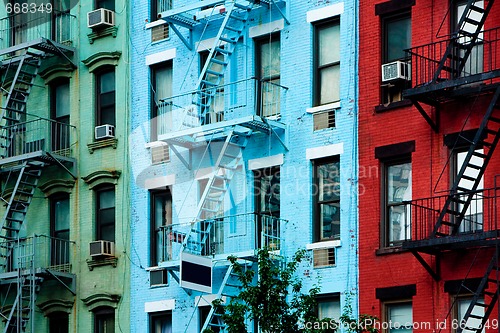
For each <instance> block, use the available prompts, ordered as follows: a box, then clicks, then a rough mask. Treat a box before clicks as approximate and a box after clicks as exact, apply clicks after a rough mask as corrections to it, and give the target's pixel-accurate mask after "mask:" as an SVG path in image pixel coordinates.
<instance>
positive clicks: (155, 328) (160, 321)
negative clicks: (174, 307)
mask: <svg viewBox="0 0 500 333" xmlns="http://www.w3.org/2000/svg"><path fill="white" fill-rule="evenodd" d="M150 322H151V332H152V333H172V313H171V312H164V313H161V314H157V315H154V316H151V319H150Z"/></svg>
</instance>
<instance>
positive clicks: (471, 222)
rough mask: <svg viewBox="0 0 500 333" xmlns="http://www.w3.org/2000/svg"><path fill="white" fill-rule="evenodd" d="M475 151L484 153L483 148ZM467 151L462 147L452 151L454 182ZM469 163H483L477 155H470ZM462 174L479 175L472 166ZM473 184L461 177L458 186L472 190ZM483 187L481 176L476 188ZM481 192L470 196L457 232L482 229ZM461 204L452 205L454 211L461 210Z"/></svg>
mask: <svg viewBox="0 0 500 333" xmlns="http://www.w3.org/2000/svg"><path fill="white" fill-rule="evenodd" d="M476 152H477V153H480V154H484V152H483V149H477V150H476ZM467 153H468V148H467V147H464V148H463V149H458V150H457V151H454V153H453V160H454V170H455V171H454V172H453V174H452V176H453V178H452V181H453V182H455V179H456V177H457V175H458V174H459V172H460V169H461V168H462V165H463V164H464V162H465V158H466V157H467ZM470 163H471V164H473V165H477V166H478V167H481V166H482V165H483V164H484V160H483V159H482V158H481V157H478V156H474V155H473V156H472V157H471V160H470ZM464 176H466V177H472V178H474V179H476V178H477V177H478V176H479V170H478V169H473V168H470V167H469V168H467V169H466V172H465V173H464ZM473 185H474V181H472V180H468V179H464V178H461V179H460V182H459V183H458V186H459V187H461V188H464V189H467V190H472V188H473ZM483 188H484V184H483V178H482V177H481V179H480V181H479V185H478V186H477V189H476V190H479V191H480V190H482V189H483ZM482 195H483V194H482V193H476V194H474V196H473V197H472V201H471V203H470V205H469V207H468V208H467V210H466V212H465V215H464V217H463V219H462V221H461V223H460V228H459V232H477V231H482V230H483V199H482ZM462 197H463V198H462V199H463V200H464V201H465V200H466V199H467V198H466V195H463V196H462ZM462 207H463V205H462V204H458V207H454V208H455V210H456V211H461V210H462Z"/></svg>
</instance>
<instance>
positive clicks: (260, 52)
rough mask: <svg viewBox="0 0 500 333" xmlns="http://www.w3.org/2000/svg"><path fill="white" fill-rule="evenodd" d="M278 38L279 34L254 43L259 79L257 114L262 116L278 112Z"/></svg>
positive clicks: (276, 114)
mask: <svg viewBox="0 0 500 333" xmlns="http://www.w3.org/2000/svg"><path fill="white" fill-rule="evenodd" d="M280 52H281V51H280V40H279V35H270V36H269V38H267V39H263V40H259V41H257V43H256V53H257V54H256V57H255V59H256V65H257V70H256V76H257V79H259V80H260V81H259V92H258V96H259V100H258V105H259V115H260V116H263V117H269V116H278V115H279V114H280V105H281V103H280V89H281V87H280V63H281V60H280V59H281V56H280Z"/></svg>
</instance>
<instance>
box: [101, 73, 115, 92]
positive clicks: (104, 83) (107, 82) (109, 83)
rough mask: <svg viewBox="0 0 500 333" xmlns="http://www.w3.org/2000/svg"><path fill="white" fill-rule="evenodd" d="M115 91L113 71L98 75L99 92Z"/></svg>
mask: <svg viewBox="0 0 500 333" xmlns="http://www.w3.org/2000/svg"><path fill="white" fill-rule="evenodd" d="M111 91H115V71H111V72H106V73H102V74H101V75H100V91H99V92H100V93H101V94H103V93H108V92H111Z"/></svg>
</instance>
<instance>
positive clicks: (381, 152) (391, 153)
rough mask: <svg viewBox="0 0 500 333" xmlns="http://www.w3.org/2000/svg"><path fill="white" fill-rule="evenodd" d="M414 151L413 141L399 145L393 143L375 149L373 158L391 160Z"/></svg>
mask: <svg viewBox="0 0 500 333" xmlns="http://www.w3.org/2000/svg"><path fill="white" fill-rule="evenodd" d="M414 151H415V141H414V140H413V141H407V142H401V143H395V144H392V145H387V146H382V147H376V148H375V158H377V159H379V160H380V159H384V158H392V157H396V156H401V155H408V154H410V153H413V152H414Z"/></svg>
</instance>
